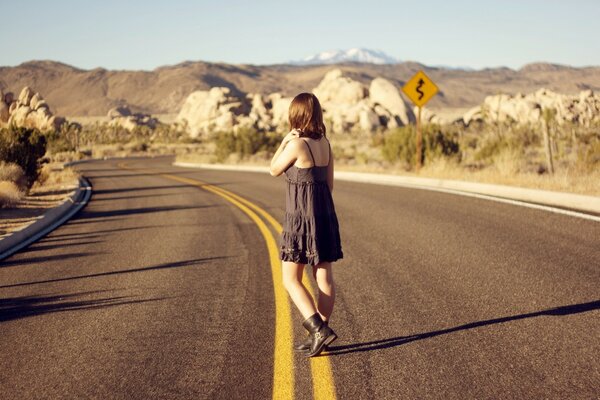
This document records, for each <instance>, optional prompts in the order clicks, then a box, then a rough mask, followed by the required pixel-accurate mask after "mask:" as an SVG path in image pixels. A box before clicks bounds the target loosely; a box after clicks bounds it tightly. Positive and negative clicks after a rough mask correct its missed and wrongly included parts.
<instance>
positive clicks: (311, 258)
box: [279, 140, 344, 265]
mask: <svg viewBox="0 0 600 400" xmlns="http://www.w3.org/2000/svg"><path fill="white" fill-rule="evenodd" d="M303 141H304V143H305V144H306V146H308V151H309V152H310V157H311V158H312V161H313V166H312V167H309V168H299V167H296V166H295V165H293V164H292V165H291V166H289V167H288V169H287V170H286V171H285V180H286V201H285V217H284V221H283V232H282V234H281V238H280V247H279V249H280V251H279V256H280V259H281V260H282V261H292V262H295V263H298V264H310V265H317V264H319V263H320V262H323V261H329V262H333V261H337V260H339V259H341V258H343V256H344V255H343V253H342V245H341V241H340V230H339V225H338V219H337V215H336V213H335V207H334V205H333V198H332V196H331V191H330V190H329V186H328V185H327V168H328V167H329V163H330V162H331V144H329V162H328V163H327V165H325V166H317V165H315V158H314V156H313V154H312V150H311V149H310V145H309V144H308V143H307V142H306V141H305V140H303Z"/></svg>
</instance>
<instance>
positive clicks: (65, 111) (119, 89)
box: [0, 53, 600, 116]
mask: <svg viewBox="0 0 600 400" xmlns="http://www.w3.org/2000/svg"><path fill="white" fill-rule="evenodd" d="M357 54H358V53H357ZM332 68H340V69H341V70H342V71H343V73H344V74H345V75H348V76H349V77H351V78H352V79H355V80H357V81H360V82H362V83H364V84H365V85H369V84H370V82H371V80H373V79H374V78H376V77H383V78H386V79H388V80H390V81H391V82H393V83H394V84H395V85H396V86H397V87H398V88H399V89H400V88H401V87H402V86H403V85H404V83H405V82H406V81H407V80H408V79H410V78H411V77H412V75H414V74H415V73H416V72H417V71H419V70H424V71H425V73H427V75H429V77H430V78H431V79H432V80H433V81H434V82H435V83H436V84H437V85H438V86H439V88H440V92H439V93H438V95H436V96H435V97H434V98H433V100H432V101H431V102H430V103H428V106H429V107H431V108H435V109H440V108H466V107H472V106H475V105H478V104H480V103H481V102H482V101H483V99H484V98H485V96H487V95H495V94H498V93H513V94H514V93H518V92H521V93H529V92H533V91H535V90H538V89H540V88H542V87H544V88H547V89H550V90H554V91H556V92H559V93H578V92H580V91H582V90H587V89H592V90H595V91H600V67H585V68H575V67H569V66H564V65H556V64H548V63H535V64H529V65H526V66H524V67H523V68H521V69H519V70H513V69H510V68H506V67H503V68H487V69H482V70H474V71H470V70H464V69H454V68H444V67H430V66H426V65H423V64H420V63H415V62H397V63H393V64H391V63H384V64H373V63H365V62H344V63H339V64H335V65H334V64H316V65H290V64H280V65H264V66H257V65H234V64H224V63H208V62H203V61H186V62H183V63H180V64H176V65H169V66H163V67H159V68H156V69H154V70H152V71H127V70H107V69H103V68H95V69H91V70H84V69H80V68H76V67H73V66H70V65H67V64H63V63H60V62H55V61H30V62H26V63H23V64H21V65H18V66H15V67H0V89H2V90H4V92H6V91H12V92H14V93H16V94H17V95H18V93H19V92H20V91H21V89H22V88H23V87H24V86H30V87H31V88H32V89H34V90H35V91H36V92H40V93H41V94H42V96H43V97H44V98H45V99H46V100H47V101H48V104H49V105H50V107H51V109H52V111H54V112H55V113H56V114H58V115H63V116H100V115H102V116H103V115H106V113H107V112H108V110H109V109H110V108H112V107H115V106H117V105H122V104H128V105H129V106H130V107H131V109H132V110H133V111H136V112H146V113H152V114H163V113H176V112H178V111H179V109H180V108H181V105H182V104H183V102H184V100H185V99H186V97H187V96H188V95H189V94H190V93H191V92H193V91H194V90H207V89H209V88H211V87H214V86H225V87H228V88H230V89H231V90H232V92H233V93H236V94H238V95H243V94H246V93H263V94H269V93H273V92H280V93H282V94H283V95H284V96H293V95H295V94H297V93H300V92H303V91H310V90H312V89H313V88H315V87H316V86H317V85H318V84H319V82H320V81H321V80H322V79H323V77H324V76H325V74H326V73H327V72H328V71H330V70H331V69H332Z"/></svg>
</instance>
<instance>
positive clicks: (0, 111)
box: [0, 86, 66, 131]
mask: <svg viewBox="0 0 600 400" xmlns="http://www.w3.org/2000/svg"><path fill="white" fill-rule="evenodd" d="M65 122H66V121H65V119H64V118H62V117H57V116H55V115H53V114H52V112H51V111H50V107H49V106H48V103H46V101H45V100H44V98H43V97H42V95H41V94H39V93H37V92H34V91H33V90H32V89H31V88H29V87H28V86H25V87H24V88H23V90H21V93H20V94H19V97H18V98H17V99H16V100H15V99H14V95H13V93H11V92H8V93H3V92H2V90H0V127H2V126H10V125H12V126H16V127H26V128H35V129H39V130H40V131H50V130H60V129H61V127H62V125H63V124H64V123H65Z"/></svg>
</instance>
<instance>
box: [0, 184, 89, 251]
mask: <svg viewBox="0 0 600 400" xmlns="http://www.w3.org/2000/svg"><path fill="white" fill-rule="evenodd" d="M81 180H82V182H83V184H84V186H83V187H82V188H81V190H83V191H84V192H85V193H84V194H83V199H81V200H80V201H77V202H74V203H73V204H75V206H73V207H71V208H70V209H69V211H67V212H66V213H65V214H64V215H63V216H62V217H61V218H59V219H58V220H56V221H55V222H54V223H53V224H51V225H49V226H47V227H46V228H44V229H42V230H41V231H39V232H38V233H36V234H35V235H33V236H30V237H29V238H27V239H25V240H24V241H22V242H20V243H19V244H17V245H15V246H14V247H12V248H10V249H8V250H6V251H5V252H4V253H2V254H0V261H1V260H4V259H5V258H7V257H10V256H11V255H13V254H15V253H16V252H18V251H19V250H21V249H23V248H25V247H27V246H29V245H30V244H32V243H34V242H36V241H38V240H39V239H41V238H42V237H44V236H46V235H47V234H49V233H50V232H52V231H53V230H55V229H56V228H58V227H59V226H61V225H62V224H64V223H65V222H67V221H68V220H69V219H71V217H73V215H75V214H76V213H77V212H79V210H81V209H82V208H83V207H84V206H85V205H86V204H87V203H88V201H89V199H90V197H91V195H92V186H91V185H90V184H89V182H88V181H87V179H85V178H81ZM69 200H70V198H69ZM65 201H68V200H65ZM71 201H72V200H71Z"/></svg>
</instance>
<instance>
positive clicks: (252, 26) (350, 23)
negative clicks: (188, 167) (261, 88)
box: [0, 0, 600, 70]
mask: <svg viewBox="0 0 600 400" xmlns="http://www.w3.org/2000/svg"><path fill="white" fill-rule="evenodd" d="M353 47H363V48H369V49H378V50H382V51H384V52H386V53H387V54H389V55H390V56H393V57H395V58H397V59H400V60H402V61H407V60H411V61H418V62H422V63H424V64H426V65H448V66H468V67H473V68H483V67H495V66H508V67H511V68H520V67H521V66H523V65H524V64H527V63H531V62H537V61H546V62H553V63H559V64H569V65H574V66H587V65H600V0H570V1H566V0H521V1H518V0H504V1H489V0H478V1H470V0H456V1H451V0H446V1H443V0H429V1H402V0H390V1H379V0H368V1H353V0H346V1H339V2H338V1H327V0H320V1H312V0H302V1H284V0H279V1H277V0H265V1H260V0H254V1H252V0H250V1H249V0H245V1H241V0H240V1H232V0H222V1H219V0H214V1H192V0H189V1H183V0H170V1H152V0H147V1H138V0H136V1H115V0H103V1H90V0H55V1H47V0H46V1H37V0H26V1H20V0H0V66H13V65H18V64H20V63H22V62H25V61H29V60H55V61H61V62H64V63H67V64H71V65H74V66H76V67H80V68H84V69H91V68H95V67H104V68H108V69H146V70H151V69H154V68H156V67H159V66H162V65H169V64H177V63H179V62H182V61H186V60H193V61H196V60H203V61H210V62H219V61H220V62H227V63H234V64H277V63H285V62H287V61H289V60H298V59H302V58H305V57H307V56H310V55H313V54H315V53H319V52H321V51H325V50H335V49H342V50H343V49H349V48H353Z"/></svg>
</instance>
